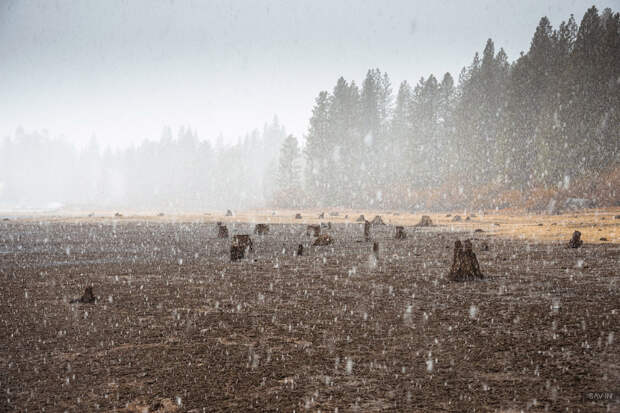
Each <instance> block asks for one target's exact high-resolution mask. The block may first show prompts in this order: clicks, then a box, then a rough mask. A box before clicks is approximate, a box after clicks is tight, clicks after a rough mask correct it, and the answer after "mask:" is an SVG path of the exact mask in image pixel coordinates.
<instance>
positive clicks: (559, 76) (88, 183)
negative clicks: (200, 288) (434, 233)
mask: <svg viewBox="0 0 620 413" xmlns="http://www.w3.org/2000/svg"><path fill="white" fill-rule="evenodd" d="M595 5H596V9H595V11H592V9H591V6H592V4H591V2H588V1H550V2H538V1H525V2H518V3H510V4H508V3H499V2H492V1H475V2H467V3H464V2H411V1H393V2H347V1H345V2H336V3H332V2H321V1H319V2H286V1H265V2H184V1H171V2H163V1H162V2H147V1H132V2H125V1H112V2H78V1H59V2H43V1H41V2H37V1H33V2H15V1H5V2H3V3H2V4H1V5H0V61H2V69H1V72H0V73H1V74H2V76H0V98H1V99H0V138H2V141H1V142H0V209H2V210H10V211H21V210H29V209H32V210H38V209H57V208H59V207H72V208H76V209H83V210H84V211H90V210H100V209H102V210H108V209H119V208H134V209H140V210H152V211H154V210H166V211H168V210H169V211H189V210H191V211H197V210H208V209H224V208H234V209H244V208H264V207H270V208H284V207H295V208H297V207H319V206H332V205H334V206H345V207H359V208H362V207H373V208H393V209H408V210H410V209H416V210H418V209H431V210H444V209H451V208H456V207H469V208H479V209H491V208H503V207H526V208H531V209H538V210H545V209H547V208H548V207H550V206H551V207H554V205H556V204H558V203H559V204H561V203H563V202H566V200H567V199H573V198H578V199H586V201H587V202H588V203H590V204H591V205H596V206H606V205H616V204H617V203H618V202H619V197H620V195H619V194H617V193H616V187H617V178H618V157H619V155H618V154H619V152H618V142H619V140H620V137H619V136H618V129H619V128H618V119H619V117H620V115H619V112H620V109H619V105H620V104H619V101H618V96H619V92H618V87H619V84H620V83H619V79H620V73H619V69H618V68H619V67H620V63H619V60H618V56H619V48H620V46H619V44H620V43H619V41H618V32H617V26H615V25H616V24H617V20H618V18H617V14H616V13H617V12H618V10H617V9H618V7H617V3H615V2H613V1H600V2H596V4H595ZM608 7H609V8H610V9H607V8H608ZM588 13H590V14H588ZM571 15H574V18H571ZM588 16H589V17H588ZM543 17H547V18H548V20H545V21H543V20H541V18H543ZM614 30H615V31H614ZM322 91H324V92H322ZM287 137H289V138H288V139H287ZM586 201H584V202H586Z"/></svg>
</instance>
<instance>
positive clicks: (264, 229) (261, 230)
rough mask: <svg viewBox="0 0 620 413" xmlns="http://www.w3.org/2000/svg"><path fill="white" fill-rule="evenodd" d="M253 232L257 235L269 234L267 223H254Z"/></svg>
mask: <svg viewBox="0 0 620 413" xmlns="http://www.w3.org/2000/svg"><path fill="white" fill-rule="evenodd" d="M254 233H255V234H257V235H267V234H269V225H267V224H256V226H254Z"/></svg>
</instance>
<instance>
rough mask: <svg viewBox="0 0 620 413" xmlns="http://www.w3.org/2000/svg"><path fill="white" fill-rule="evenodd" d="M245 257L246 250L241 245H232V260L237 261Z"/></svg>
mask: <svg viewBox="0 0 620 413" xmlns="http://www.w3.org/2000/svg"><path fill="white" fill-rule="evenodd" d="M244 255H245V248H243V247H242V246H240V245H231V246H230V260H231V261H237V260H241V259H243V257H244Z"/></svg>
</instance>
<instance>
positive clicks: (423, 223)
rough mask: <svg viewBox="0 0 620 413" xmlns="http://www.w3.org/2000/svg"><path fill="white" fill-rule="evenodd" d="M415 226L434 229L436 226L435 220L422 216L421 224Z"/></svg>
mask: <svg viewBox="0 0 620 413" xmlns="http://www.w3.org/2000/svg"><path fill="white" fill-rule="evenodd" d="M415 226H416V227H433V226H435V225H434V224H433V220H432V219H431V217H429V216H428V215H422V218H420V222H418V223H417V224H415Z"/></svg>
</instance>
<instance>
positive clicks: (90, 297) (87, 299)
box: [70, 287, 95, 304]
mask: <svg viewBox="0 0 620 413" xmlns="http://www.w3.org/2000/svg"><path fill="white" fill-rule="evenodd" d="M94 302H95V295H94V294H93V287H86V290H85V291H84V294H83V295H82V296H81V297H80V298H76V299H73V300H71V301H70V303H71V304H74V303H82V304H92V303H94Z"/></svg>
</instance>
